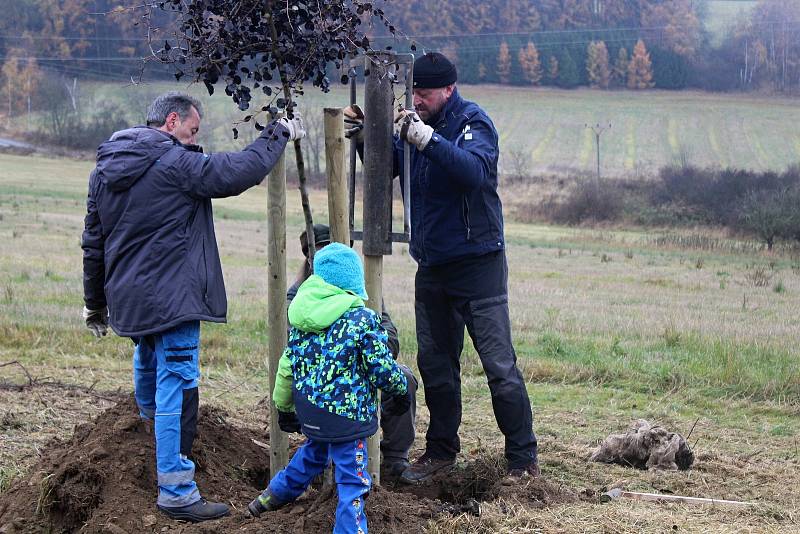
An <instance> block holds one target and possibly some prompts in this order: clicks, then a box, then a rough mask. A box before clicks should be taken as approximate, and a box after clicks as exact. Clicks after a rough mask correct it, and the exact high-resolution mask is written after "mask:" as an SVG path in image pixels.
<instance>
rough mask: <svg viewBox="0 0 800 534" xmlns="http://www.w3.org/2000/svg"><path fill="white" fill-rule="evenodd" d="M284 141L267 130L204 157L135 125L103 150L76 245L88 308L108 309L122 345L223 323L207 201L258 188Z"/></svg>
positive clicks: (282, 134)
mask: <svg viewBox="0 0 800 534" xmlns="http://www.w3.org/2000/svg"><path fill="white" fill-rule="evenodd" d="M287 138H288V134H287V132H286V129H285V128H284V127H283V126H282V125H275V124H274V123H273V124H271V125H270V126H268V127H267V128H266V129H265V130H264V132H263V134H262V135H261V137H259V138H258V139H256V140H255V141H254V142H253V143H252V144H251V145H250V146H248V147H247V148H245V149H244V150H242V151H241V152H230V153H220V154H211V155H207V154H203V153H202V150H201V149H200V148H199V147H190V146H184V145H182V144H181V143H180V142H178V140H177V139H175V138H174V137H172V136H170V135H169V134H167V133H164V132H162V131H160V130H156V129H154V128H148V127H145V126H138V127H135V128H130V129H127V130H122V131H120V132H116V133H115V134H114V135H112V136H111V138H110V139H109V140H108V141H106V142H105V143H103V144H102V145H100V148H99V149H98V151H97V167H96V168H95V169H94V171H92V174H91V176H90V178H89V196H88V200H87V202H86V207H87V214H86V219H85V229H84V232H83V239H82V242H81V246H82V248H83V285H84V301H85V304H86V307H87V308H89V309H90V310H96V309H100V308H102V307H103V306H106V305H108V311H109V323H110V325H111V327H112V328H113V329H114V331H115V332H116V333H117V334H118V335H120V336H144V335H148V334H153V333H156V332H160V331H163V330H166V329H169V328H172V327H173V326H176V325H178V324H180V323H182V322H185V321H191V320H201V321H212V322H225V316H226V313H227V307H228V304H227V299H226V297H225V285H224V282H223V279H222V267H221V265H220V259H219V252H218V250H217V241H216V237H215V235H214V221H213V215H212V208H211V199H212V198H223V197H229V196H234V195H238V194H240V193H242V192H244V191H245V190H247V189H249V188H250V187H252V186H254V185H256V184H258V183H260V182H261V181H262V180H263V179H264V177H265V176H266V175H267V173H269V171H270V170H271V169H272V167H273V166H274V165H275V162H276V161H277V160H278V158H279V157H280V155H281V153H282V152H283V150H284V148H285V146H286V142H287Z"/></svg>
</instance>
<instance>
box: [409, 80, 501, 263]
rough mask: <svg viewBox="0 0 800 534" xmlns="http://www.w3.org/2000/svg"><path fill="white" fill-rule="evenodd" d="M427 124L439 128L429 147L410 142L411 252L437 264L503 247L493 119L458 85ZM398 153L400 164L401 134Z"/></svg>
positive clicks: (495, 131)
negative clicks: (470, 99) (464, 97)
mask: <svg viewBox="0 0 800 534" xmlns="http://www.w3.org/2000/svg"><path fill="white" fill-rule="evenodd" d="M428 124H429V125H430V126H432V127H433V129H434V134H433V137H431V140H430V141H429V142H428V144H427V146H426V147H425V150H423V151H421V152H420V151H419V150H417V149H416V148H414V147H412V148H411V246H410V253H411V256H412V257H413V258H414V259H415V260H416V261H417V263H418V264H419V265H421V266H432V265H440V264H442V263H447V262H451V261H454V260H458V259H463V258H469V257H475V256H482V255H484V254H487V253H489V252H493V251H497V250H502V249H503V248H505V245H504V238H503V208H502V204H501V202H500V197H499V196H498V194H497V159H498V155H499V148H498V136H497V130H495V128H494V124H493V123H492V121H491V119H489V117H488V115H486V112H485V111H483V110H482V109H481V108H480V107H479V106H478V105H477V104H475V103H473V102H469V101H467V100H464V99H463V98H461V96H460V95H459V94H458V90H457V89H456V90H455V91H453V94H452V95H451V97H450V98H449V99H448V101H447V103H446V104H445V107H444V109H442V111H441V112H440V113H439V115H438V116H437V117H434V118H433V119H431V120H430V121H429V122H428ZM394 153H395V164H396V167H395V170H397V169H401V168H402V162H403V142H402V141H400V140H399V139H396V140H395V152H394Z"/></svg>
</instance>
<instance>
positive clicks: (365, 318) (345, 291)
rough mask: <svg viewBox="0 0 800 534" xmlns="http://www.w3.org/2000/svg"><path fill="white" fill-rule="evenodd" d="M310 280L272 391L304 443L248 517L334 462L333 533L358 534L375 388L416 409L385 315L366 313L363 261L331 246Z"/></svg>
mask: <svg viewBox="0 0 800 534" xmlns="http://www.w3.org/2000/svg"><path fill="white" fill-rule="evenodd" d="M314 273H315V274H313V275H312V276H310V277H309V278H308V279H307V280H306V281H305V282H304V283H303V284H302V285H301V286H300V288H299V289H298V292H297V296H296V297H295V298H294V300H293V301H292V304H291V305H290V306H289V324H290V325H291V329H290V331H289V341H288V343H287V347H286V350H285V351H284V353H283V356H282V357H281V359H280V363H279V367H278V376H277V381H276V384H275V391H274V392H273V401H274V402H275V405H276V407H277V408H278V411H279V422H280V425H281V428H282V429H283V430H284V431H302V433H303V434H305V435H306V437H307V438H308V440H307V441H306V442H305V443H304V444H303V445H302V446H301V447H300V448H299V449H298V450H297V452H296V453H295V455H294V456H293V457H292V460H291V461H290V462H289V465H287V466H286V468H285V469H284V470H282V471H281V472H280V473H278V474H277V475H275V477H274V478H273V479H272V481H270V483H269V487H267V489H266V490H264V492H263V493H262V494H261V495H260V496H259V497H258V498H257V499H255V500H254V501H253V502H252V503H250V506H249V510H250V513H251V514H252V515H253V516H259V515H260V514H261V513H263V512H265V511H267V510H274V509H277V508H279V507H281V506H283V505H284V504H287V503H289V502H292V501H294V500H295V499H297V498H298V497H299V496H300V495H301V494H302V493H303V492H304V491H305V490H306V489H307V488H308V486H309V485H310V484H311V481H312V480H313V479H314V478H315V477H316V476H317V475H319V474H320V473H321V472H322V471H323V470H324V469H325V468H326V467H327V466H328V464H329V463H330V462H331V461H333V463H334V464H335V466H336V477H335V478H336V485H337V489H338V492H339V504H338V506H337V508H336V523H335V525H334V529H333V532H334V534H338V533H342V534H344V533H356V532H357V533H359V534H361V533H366V532H367V519H366V515H365V514H364V498H365V497H366V495H367V493H368V492H369V489H370V487H371V484H372V481H371V479H370V476H369V473H368V471H367V462H368V457H367V442H366V438H367V437H369V436H371V435H373V434H375V432H377V430H378V420H377V417H376V413H377V410H378V394H377V393H378V389H381V390H383V391H384V394H386V395H391V396H395V400H396V401H397V402H396V403H393V405H394V406H395V411H396V412H397V413H403V412H404V411H406V410H408V407H409V406H410V404H411V400H410V398H409V397H408V395H407V383H406V378H405V376H404V375H403V372H402V371H401V370H400V368H399V367H398V365H397V364H396V363H395V361H394V358H393V357H392V354H391V352H390V351H389V348H388V346H387V344H386V343H387V335H386V332H385V331H384V330H383V328H382V327H381V318H380V315H378V314H377V313H375V312H374V311H372V310H370V309H369V308H366V307H365V306H364V300H366V299H367V293H366V290H365V288H364V269H363V267H362V264H361V259H360V258H359V256H358V254H357V253H356V252H355V251H353V250H352V249H351V248H350V247H347V246H345V245H342V244H340V243H332V244H330V245H328V246H327V247H325V248H323V249H322V250H320V251H318V252H317V253H316V254H315V256H314ZM294 412H296V416H295V414H294Z"/></svg>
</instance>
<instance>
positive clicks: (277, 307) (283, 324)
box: [267, 152, 313, 475]
mask: <svg viewBox="0 0 800 534" xmlns="http://www.w3.org/2000/svg"><path fill="white" fill-rule="evenodd" d="M312 243H313V241H312ZM267 262H268V267H267V272H268V280H267V301H268V308H267V325H268V330H269V352H268V359H267V362H268V371H269V393H268V395H269V407H270V410H269V449H270V458H269V469H270V474H271V475H274V474H276V473H277V472H278V471H280V470H281V469H283V468H284V467H286V464H287V463H288V462H289V440H288V436H287V435H286V434H285V433H284V432H283V431H282V430H281V429H280V427H278V409H277V408H276V407H275V404H274V403H273V402H272V392H273V390H274V389H275V379H276V376H277V373H278V362H279V361H280V358H281V355H282V354H283V349H284V348H285V347H286V332H287V327H288V326H287V317H286V152H284V153H283V155H281V157H280V159H278V162H277V163H276V164H275V166H274V167H273V168H272V172H271V173H269V178H268V180H267Z"/></svg>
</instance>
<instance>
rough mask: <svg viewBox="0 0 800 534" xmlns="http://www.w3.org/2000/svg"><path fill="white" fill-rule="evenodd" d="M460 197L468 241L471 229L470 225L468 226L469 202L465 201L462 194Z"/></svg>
mask: <svg viewBox="0 0 800 534" xmlns="http://www.w3.org/2000/svg"><path fill="white" fill-rule="evenodd" d="M462 198H463V199H462V202H461V213H462V214H463V216H464V226H466V227H467V241H469V237H470V235H469V234H470V231H471V230H470V227H469V203H468V202H467V197H466V196H464V197H462Z"/></svg>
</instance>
